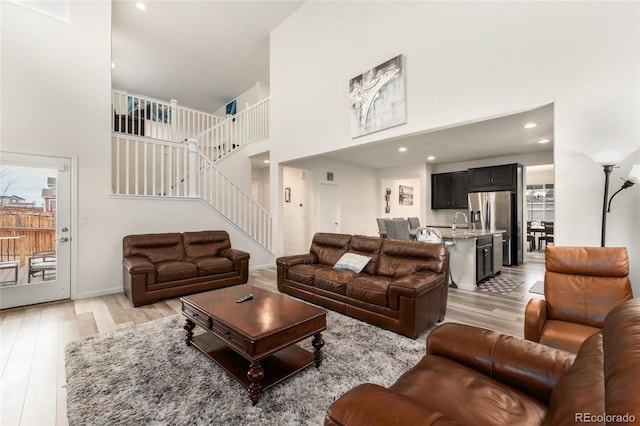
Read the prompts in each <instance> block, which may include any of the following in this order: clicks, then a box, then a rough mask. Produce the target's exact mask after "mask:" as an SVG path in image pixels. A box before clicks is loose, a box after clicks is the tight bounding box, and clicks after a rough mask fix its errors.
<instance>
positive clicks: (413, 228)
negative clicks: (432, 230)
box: [407, 217, 420, 240]
mask: <svg viewBox="0 0 640 426" xmlns="http://www.w3.org/2000/svg"><path fill="white" fill-rule="evenodd" d="M407 220H408V221H409V236H410V237H411V239H412V240H415V239H416V236H417V232H418V228H420V218H419V217H409V218H407Z"/></svg>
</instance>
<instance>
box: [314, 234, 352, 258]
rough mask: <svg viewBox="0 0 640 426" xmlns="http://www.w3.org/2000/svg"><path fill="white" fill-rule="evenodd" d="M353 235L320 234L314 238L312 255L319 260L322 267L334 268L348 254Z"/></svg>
mask: <svg viewBox="0 0 640 426" xmlns="http://www.w3.org/2000/svg"><path fill="white" fill-rule="evenodd" d="M350 241H351V235H348V234H331V233H322V232H319V233H317V234H315V235H314V236H313V241H312V242H311V249H310V251H311V253H313V254H315V255H316V257H317V258H318V263H320V264H321V265H329V266H333V265H335V264H336V262H337V261H338V260H340V258H341V257H342V255H343V254H345V253H346V252H347V249H348V248H349V242H350Z"/></svg>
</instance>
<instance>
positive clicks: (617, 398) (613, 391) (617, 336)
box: [545, 299, 640, 425]
mask: <svg viewBox="0 0 640 426" xmlns="http://www.w3.org/2000/svg"><path fill="white" fill-rule="evenodd" d="M638 324H640V300H638V299H633V300H630V301H628V302H626V303H623V304H621V305H618V306H617V307H615V308H613V309H612V310H611V312H610V313H609V316H608V317H607V321H606V322H605V324H604V328H603V329H602V331H600V332H599V333H596V334H594V335H593V336H591V337H589V338H588V339H587V340H586V341H585V342H584V343H583V344H582V346H581V347H580V351H579V352H578V354H577V355H576V359H575V362H574V363H573V365H572V366H571V367H570V368H569V370H567V372H565V374H564V375H563V376H562V377H561V378H560V380H559V381H558V383H557V384H556V386H555V387H554V389H553V392H552V393H551V401H550V403H549V409H548V411H547V416H546V418H545V424H549V425H559V424H580V423H596V424H623V423H633V422H634V421H635V420H637V419H640V392H638V388H639V387H640V345H639V344H638V342H640V327H638ZM604 415H607V416H611V417H610V418H609V419H602V420H600V421H597V419H596V420H593V418H591V420H585V419H586V416H604ZM613 416H621V417H620V418H616V417H613ZM622 416H627V417H626V418H627V420H624V418H623V417H622ZM630 418H633V419H635V420H631V421H630Z"/></svg>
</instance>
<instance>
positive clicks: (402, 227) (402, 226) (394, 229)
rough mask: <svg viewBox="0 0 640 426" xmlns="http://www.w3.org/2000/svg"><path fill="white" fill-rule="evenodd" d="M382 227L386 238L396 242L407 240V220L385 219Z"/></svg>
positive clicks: (408, 237)
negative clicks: (385, 232)
mask: <svg viewBox="0 0 640 426" xmlns="http://www.w3.org/2000/svg"><path fill="white" fill-rule="evenodd" d="M384 226H385V228H386V230H387V238H394V239H396V240H409V239H410V236H409V221H408V220H407V219H385V220H384Z"/></svg>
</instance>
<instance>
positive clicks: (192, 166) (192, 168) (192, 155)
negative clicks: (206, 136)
mask: <svg viewBox="0 0 640 426" xmlns="http://www.w3.org/2000/svg"><path fill="white" fill-rule="evenodd" d="M187 142H188V143H189V197H197V196H198V194H197V192H196V179H197V176H198V173H197V170H196V164H197V161H196V160H197V155H198V141H197V140H195V139H192V138H190V139H189V140H188V141H187Z"/></svg>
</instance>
